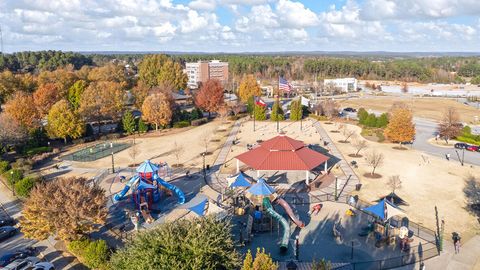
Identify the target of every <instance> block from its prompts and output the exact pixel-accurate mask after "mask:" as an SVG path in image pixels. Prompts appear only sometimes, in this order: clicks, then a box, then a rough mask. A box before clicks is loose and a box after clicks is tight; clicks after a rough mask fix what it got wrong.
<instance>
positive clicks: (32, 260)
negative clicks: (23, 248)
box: [2, 257, 55, 270]
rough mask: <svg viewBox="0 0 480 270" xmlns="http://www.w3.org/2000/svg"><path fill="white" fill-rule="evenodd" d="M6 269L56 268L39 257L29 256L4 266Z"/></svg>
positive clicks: (43, 269)
mask: <svg viewBox="0 0 480 270" xmlns="http://www.w3.org/2000/svg"><path fill="white" fill-rule="evenodd" d="M2 269H5V270H27V269H28V270H55V267H54V266H53V264H51V263H49V262H42V261H41V260H40V259H39V258H37V257H27V258H25V259H20V260H15V261H13V262H12V263H10V264H9V265H7V266H5V268H2Z"/></svg>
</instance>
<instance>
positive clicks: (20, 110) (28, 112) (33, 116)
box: [5, 92, 40, 130]
mask: <svg viewBox="0 0 480 270" xmlns="http://www.w3.org/2000/svg"><path fill="white" fill-rule="evenodd" d="M5 112H6V113H7V115H8V116H10V117H11V118H12V119H13V120H14V121H16V122H17V123H18V124H19V125H20V126H22V127H24V128H26V129H28V130H34V129H36V128H38V127H40V119H39V114H38V111H37V108H36V107H35V104H34V102H33V97H32V95H31V94H27V93H24V92H16V93H15V94H14V96H13V97H12V98H11V99H10V100H8V101H7V103H6V104H5Z"/></svg>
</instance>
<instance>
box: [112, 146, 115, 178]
mask: <svg viewBox="0 0 480 270" xmlns="http://www.w3.org/2000/svg"><path fill="white" fill-rule="evenodd" d="M112 173H115V161H114V159H113V151H112Z"/></svg>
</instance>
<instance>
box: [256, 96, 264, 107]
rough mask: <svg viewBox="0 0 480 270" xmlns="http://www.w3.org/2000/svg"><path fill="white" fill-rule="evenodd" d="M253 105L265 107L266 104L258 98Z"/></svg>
mask: <svg viewBox="0 0 480 270" xmlns="http://www.w3.org/2000/svg"><path fill="white" fill-rule="evenodd" d="M255 104H257V105H258V106H262V107H265V106H267V103H265V101H263V99H261V98H260V97H255Z"/></svg>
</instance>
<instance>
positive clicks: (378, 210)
mask: <svg viewBox="0 0 480 270" xmlns="http://www.w3.org/2000/svg"><path fill="white" fill-rule="evenodd" d="M363 211H366V212H369V213H372V214H374V215H375V216H377V217H379V218H380V219H382V220H388V219H389V218H391V217H393V216H398V215H405V214H404V213H403V212H402V211H401V210H400V209H398V208H397V207H396V206H395V205H394V204H393V203H391V202H389V201H387V200H385V199H383V200H381V201H380V202H379V203H377V204H375V205H372V206H369V207H366V208H363Z"/></svg>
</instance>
